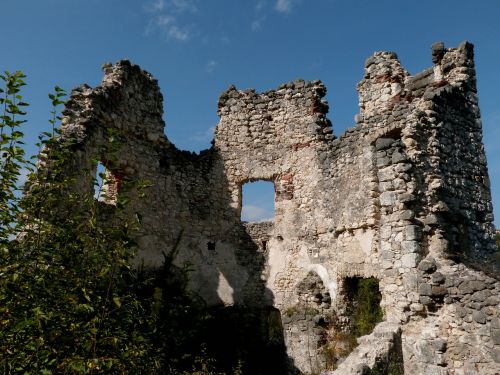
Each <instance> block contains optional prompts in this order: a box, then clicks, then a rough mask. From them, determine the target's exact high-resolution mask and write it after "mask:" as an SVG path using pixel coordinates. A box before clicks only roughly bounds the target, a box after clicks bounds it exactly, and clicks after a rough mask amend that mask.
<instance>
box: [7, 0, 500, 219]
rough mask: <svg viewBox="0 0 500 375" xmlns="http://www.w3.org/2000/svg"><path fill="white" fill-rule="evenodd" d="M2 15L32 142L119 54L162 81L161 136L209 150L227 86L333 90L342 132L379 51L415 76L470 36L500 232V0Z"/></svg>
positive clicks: (21, 10) (13, 11) (28, 9)
mask: <svg viewBox="0 0 500 375" xmlns="http://www.w3.org/2000/svg"><path fill="white" fill-rule="evenodd" d="M0 9H1V14H2V17H1V22H0V32H1V34H0V35H2V37H1V40H2V48H1V50H0V70H11V71H12V70H22V71H24V72H25V73H26V74H27V75H28V83H29V87H28V88H27V89H26V90H25V96H26V100H27V101H28V102H30V103H31V108H30V119H29V120H30V123H29V125H30V128H29V130H28V131H27V133H29V134H28V135H29V141H34V139H35V138H36V135H37V134H38V132H39V131H41V130H43V129H45V128H46V127H48V123H47V119H48V117H49V110H50V107H49V103H48V100H47V99H46V98H47V93H48V92H49V91H51V89H52V88H53V86H54V85H56V84H57V85H59V86H62V87H64V88H65V89H67V90H70V89H71V88H73V87H75V86H77V85H79V84H81V83H84V82H85V83H88V84H89V85H91V86H95V85H98V84H99V82H100V80H101V77H102V73H101V70H100V67H101V65H102V64H103V63H104V62H115V61H117V60H119V59H124V58H126V59H130V60H131V61H132V62H134V63H136V64H139V65H141V67H142V68H143V69H146V70H148V71H150V72H151V73H152V74H153V75H154V76H155V77H156V78H157V79H158V80H159V83H160V86H161V88H162V92H163V95H164V97H165V121H166V134H167V136H168V137H169V138H170V139H171V140H172V141H173V142H174V143H175V144H176V145H177V146H178V147H179V148H181V149H187V150H193V151H199V150H201V149H204V148H208V147H209V146H210V139H211V134H212V131H213V128H214V126H215V125H216V124H217V122H218V117H217V115H216V110H217V98H218V96H219V95H220V93H221V92H222V91H223V90H225V89H226V88H227V87H228V86H229V85H231V84H235V85H236V86H237V87H238V88H240V89H245V88H249V87H253V88H256V89H257V90H259V91H261V90H266V89H271V88H275V87H277V86H278V85H279V84H281V83H283V82H287V81H290V80H293V79H296V78H304V79H306V80H312V79H321V80H322V81H323V82H324V83H325V84H326V86H327V87H328V89H329V92H328V96H327V99H328V101H329V102H330V108H331V109H330V111H331V113H330V114H329V117H330V119H331V120H332V121H333V124H334V132H335V133H336V134H337V135H340V134H341V133H342V132H344V130H345V129H346V128H348V127H351V126H352V125H353V124H354V121H353V117H354V115H355V114H356V113H357V111H358V99H357V93H356V90H355V87H356V83H357V82H358V81H359V80H360V79H361V78H362V75H363V63H364V60H365V59H366V58H367V57H368V56H369V55H371V54H372V53H373V52H374V51H380V50H390V51H395V52H397V54H398V56H399V58H400V60H401V62H402V63H403V65H404V66H405V67H406V69H407V70H409V71H410V73H417V72H419V71H420V70H422V69H424V68H426V67H428V66H430V65H431V54H430V46H431V44H432V43H434V42H436V41H444V42H445V44H446V46H449V47H452V46H457V45H458V44H459V43H460V42H462V41H463V40H469V41H471V42H472V43H474V44H475V48H476V49H475V51H476V66H477V76H478V88H479V100H480V107H481V111H482V116H483V125H484V136H485V142H486V146H487V156H488V162H489V172H490V176H491V179H492V187H493V197H494V205H495V212H496V215H495V216H496V223H497V224H500V220H499V218H500V130H499V129H500V128H499V122H500V93H499V88H500V74H499V73H498V70H499V69H500V64H499V62H500V23H499V22H498V17H499V15H500V1H495V0H475V1H471V0H438V1H437V0H419V1H401V0H380V1H373V0H363V1H361V0H342V1H341V0H314V1H313V0H144V1H139V0H2V2H1V7H0ZM257 195H259V194H257ZM249 198H250V197H249ZM246 203H247V204H249V205H250V204H252V202H246ZM255 204H256V205H257V204H258V203H255ZM262 209H263V210H264V211H265V210H266V209H267V208H265V207H264V208H262ZM271 211H272V210H271ZM268 214H269V212H267V213H262V215H263V216H266V215H268Z"/></svg>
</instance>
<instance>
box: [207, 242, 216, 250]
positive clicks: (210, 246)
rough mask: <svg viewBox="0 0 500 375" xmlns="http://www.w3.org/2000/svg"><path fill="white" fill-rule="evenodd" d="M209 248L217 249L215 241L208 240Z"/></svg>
mask: <svg viewBox="0 0 500 375" xmlns="http://www.w3.org/2000/svg"><path fill="white" fill-rule="evenodd" d="M207 249H208V250H215V242H211V241H209V242H207Z"/></svg>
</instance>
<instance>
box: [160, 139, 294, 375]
mask: <svg viewBox="0 0 500 375" xmlns="http://www.w3.org/2000/svg"><path fill="white" fill-rule="evenodd" d="M172 147H173V146H172ZM169 152H170V153H171V154H170V155H169V157H168V159H169V161H170V163H169V169H168V170H165V169H164V170H162V171H161V172H162V173H165V174H170V175H171V174H175V170H185V165H186V164H189V165H190V166H191V168H194V169H195V170H196V169H198V171H197V172H194V173H189V176H188V178H190V179H192V181H186V180H185V181H184V183H185V185H188V186H194V187H195V188H194V189H193V190H191V191H189V192H188V194H182V190H179V195H178V197H177V198H176V199H178V200H181V201H184V202H182V205H184V206H185V207H188V208H189V216H190V221H191V223H194V224H193V226H192V228H190V229H188V230H186V231H185V232H184V233H185V234H183V235H182V236H183V238H181V241H180V242H182V245H181V246H180V248H179V249H178V251H179V254H178V256H176V254H174V255H173V256H174V257H176V259H177V261H175V263H176V264H189V262H190V261H192V260H193V257H198V258H199V260H197V262H198V263H197V264H196V266H195V267H194V268H193V270H192V271H191V272H188V273H186V279H185V280H184V281H181V282H180V284H179V285H180V286H181V287H178V288H177V289H176V290H177V291H182V290H187V289H189V290H191V291H192V292H191V295H190V296H189V301H190V302H186V303H187V304H190V311H191V312H192V313H193V314H192V316H191V318H187V321H182V323H181V324H179V325H178V326H181V327H185V326H188V327H191V328H190V331H189V332H188V333H187V335H189V337H191V339H190V340H189V342H188V343H187V347H186V349H185V350H186V351H187V352H189V350H192V349H190V348H198V350H200V351H201V349H202V348H203V351H204V356H206V358H211V359H213V360H214V364H215V366H216V368H217V369H218V371H221V372H223V373H226V374H233V373H234V372H235V369H238V370H239V371H241V372H240V373H241V374H248V375H267V374H269V375H271V374H273V375H279V374H282V375H288V374H298V373H299V372H298V370H297V369H296V368H295V366H294V364H293V360H292V359H291V358H289V357H288V356H287V354H286V347H285V344H284V334H283V324H282V321H281V314H280V312H279V311H278V310H277V309H275V308H274V307H273V305H274V296H273V293H272V292H271V291H270V290H269V289H268V288H267V287H266V285H265V279H264V278H263V277H262V275H263V273H264V271H265V266H266V253H267V251H268V249H267V246H265V245H264V243H265V242H262V241H260V242H259V243H256V242H255V241H254V240H253V239H252V237H251V236H250V233H249V228H248V226H247V225H245V223H244V222H242V221H241V220H240V210H239V209H234V208H231V206H230V202H231V190H230V188H229V184H228V181H227V179H226V177H225V175H224V173H223V168H222V165H223V163H222V159H221V157H220V155H219V154H218V153H217V151H216V150H214V149H211V150H209V151H208V152H206V153H204V154H203V155H191V154H187V153H184V152H181V151H178V150H176V149H170V150H169ZM208 176H211V177H210V178H208ZM213 197H217V199H214V198H213ZM203 202H213V203H212V204H210V205H207V204H204V203H203ZM259 224H261V223H259ZM262 224H264V223H262ZM196 228H201V229H200V230H201V231H202V233H193V232H196V230H197V229H196ZM200 238H206V239H207V240H206V241H204V242H200V241H202V240H200ZM196 247H197V248H196ZM179 260H181V261H179ZM172 270H173V268H172ZM175 273H177V274H182V272H179V269H177V271H172V272H168V273H167V274H165V275H163V276H162V277H161V279H162V280H164V282H167V281H168V280H170V279H172V280H175V277H174V278H173V277H172V275H173V274H175ZM242 274H244V275H242ZM222 280H223V285H222V287H223V288H224V291H222V294H224V293H225V294H226V295H222V294H221V281H222ZM188 284H190V287H189V288H187V285H188ZM175 294H176V293H172V298H173V299H174V300H175V298H178V297H176V295H175ZM195 294H198V296H194V295H195ZM227 294H230V298H229V299H230V300H231V301H232V304H230V305H229V306H228V300H227V299H228V297H227ZM164 305H165V306H167V309H168V301H165V303H164ZM161 316H162V317H165V319H168V318H167V317H168V316H170V313H169V312H168V311H165V312H163V313H162V314H161ZM165 324H166V328H168V327H169V323H168V322H165ZM168 330H169V329H167V330H166V332H164V333H163V336H166V335H173V336H175V337H177V338H179V335H181V336H182V335H186V333H185V332H183V329H180V331H179V327H174V328H172V332H168ZM181 351H182V350H181ZM186 365H187V366H188V364H186ZM189 370H190V369H189Z"/></svg>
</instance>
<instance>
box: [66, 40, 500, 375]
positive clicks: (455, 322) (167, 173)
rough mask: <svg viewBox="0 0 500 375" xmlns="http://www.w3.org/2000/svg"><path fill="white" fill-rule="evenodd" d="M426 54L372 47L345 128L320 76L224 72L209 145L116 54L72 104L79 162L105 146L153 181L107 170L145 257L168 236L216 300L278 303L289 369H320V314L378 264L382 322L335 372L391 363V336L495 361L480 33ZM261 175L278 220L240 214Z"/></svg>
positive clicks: (426, 357) (424, 354) (479, 367)
mask: <svg viewBox="0 0 500 375" xmlns="http://www.w3.org/2000/svg"><path fill="white" fill-rule="evenodd" d="M432 56H433V64H434V65H433V67H432V68H430V69H427V70H425V71H424V72H422V73H420V74H417V75H413V76H412V75H410V74H409V73H408V72H406V71H405V70H404V69H403V68H402V67H401V65H400V63H399V61H398V59H397V56H396V54H394V53H389V52H377V53H375V54H374V55H373V56H372V57H370V58H369V59H368V60H367V61H366V63H365V74H364V77H363V80H362V81H361V82H360V83H359V85H358V91H359V98H360V113H359V114H358V115H357V116H356V122H357V124H356V125H355V126H354V127H353V128H352V129H350V130H348V131H346V132H345V134H343V135H342V136H340V137H339V138H336V137H335V136H334V135H333V130H332V126H331V123H330V121H329V120H328V119H327V117H326V113H327V111H328V104H327V103H326V102H325V101H324V99H323V98H324V95H325V93H326V88H325V87H324V85H323V84H322V83H321V82H320V81H312V82H305V81H302V80H298V81H294V82H291V83H289V84H286V85H282V86H281V87H279V88H278V89H277V90H271V91H267V92H263V93H256V92H255V91H253V90H247V91H239V90H237V89H236V88H235V87H230V88H229V89H228V90H227V91H226V92H224V93H223V94H222V95H221V97H220V98H219V102H218V114H219V116H220V122H219V124H218V125H217V128H216V132H215V139H214V143H213V147H212V148H211V149H210V150H206V151H202V152H201V153H200V154H192V153H188V152H183V151H179V150H177V149H176V148H175V146H174V145H172V144H171V143H170V142H169V141H168V139H167V138H166V136H165V135H164V133H163V130H164V123H163V120H162V114H163V109H162V96H161V94H160V91H159V88H158V85H157V82H156V81H155V80H154V79H153V78H152V77H151V75H150V74H149V73H146V72H144V71H142V70H141V69H140V68H138V67H137V66H135V65H132V64H130V63H129V62H126V61H121V62H118V63H117V64H116V65H114V66H106V67H105V68H104V71H105V77H104V79H103V83H102V85H101V86H100V87H97V88H95V89H91V88H90V87H88V86H81V87H80V88H78V89H75V90H74V91H73V93H72V97H71V99H70V100H69V102H68V103H67V105H66V110H65V112H64V115H65V117H64V119H63V128H62V130H63V133H62V137H63V138H64V137H69V136H76V140H77V143H76V144H75V145H74V146H73V148H74V153H73V158H72V160H71V161H70V162H69V165H70V168H69V170H72V171H77V172H78V173H79V175H80V177H79V179H78V182H77V186H76V188H78V189H80V190H81V191H87V192H88V194H93V191H92V186H91V179H92V176H93V174H95V164H96V161H100V162H101V163H102V164H103V165H104V166H105V167H106V168H107V169H108V172H109V173H110V174H111V175H112V176H114V177H115V180H116V181H128V180H131V181H147V182H148V185H150V186H149V187H148V188H146V189H145V190H144V193H145V198H140V197H139V196H138V195H139V194H138V192H137V191H136V190H135V189H132V190H131V191H123V190H120V184H116V185H115V186H114V188H115V190H117V191H118V194H128V195H129V196H130V198H131V203H130V204H129V205H128V206H127V208H126V210H128V212H129V213H130V215H133V214H137V215H139V216H140V217H141V219H142V227H141V229H140V230H139V233H138V235H137V240H138V254H137V257H136V259H135V263H136V265H140V264H143V265H145V266H147V267H157V266H159V265H160V264H161V262H162V259H163V253H169V252H171V251H173V250H175V251H176V252H177V256H176V258H175V264H176V265H178V266H179V267H182V266H185V265H189V266H190V268H191V269H192V272H191V273H190V281H189V287H190V289H191V290H192V291H193V292H195V293H197V294H198V295H199V296H200V297H201V298H202V299H203V300H204V301H205V302H206V303H207V305H209V306H218V305H226V306H230V305H238V306H240V307H245V306H247V307H259V308H269V309H271V308H272V309H278V310H279V311H280V313H281V315H282V319H281V321H282V322H283V325H284V331H283V333H284V339H285V344H286V345H287V354H288V356H289V358H290V369H293V368H296V369H298V370H300V371H302V372H304V373H308V372H318V371H321V370H327V369H326V368H325V366H326V364H327V360H326V358H325V356H324V351H322V347H321V346H322V345H324V337H325V336H324V333H325V322H326V321H328V319H329V317H330V316H333V315H335V314H338V315H339V316H341V315H342V312H343V311H344V310H345V306H343V304H345V301H344V300H343V299H342V298H339V293H342V289H343V288H344V283H345V280H346V279H347V278H352V277H356V278H368V277H375V278H376V279H377V280H379V281H380V291H381V294H382V302H381V306H382V308H383V310H384V316H385V322H383V323H380V325H379V326H378V327H377V328H376V329H375V330H374V332H373V334H371V335H369V336H365V337H364V338H362V339H360V340H359V344H360V346H359V347H358V348H357V349H356V350H355V351H354V352H353V353H352V355H351V356H349V357H348V358H347V359H346V360H345V361H344V363H342V365H341V366H340V367H339V369H338V370H337V372H336V373H338V374H355V373H360V374H361V373H366V371H368V370H369V369H372V370H373V371H375V370H376V369H379V368H384V363H383V362H384V361H387V360H388V358H391V356H392V354H390V353H392V352H393V351H394V348H395V347H397V348H398V351H399V352H401V355H402V357H403V361H404V367H405V373H407V374H420V373H435V374H445V373H452V371H455V373H456V374H459V373H474V372H473V371H476V373H481V374H494V373H495V372H498V371H499V363H500V361H499V353H500V347H499V344H500V343H499V342H498V331H499V326H498V307H499V303H500V301H499V300H498V295H499V291H500V285H499V282H498V270H499V267H498V260H496V263H495V259H494V256H495V253H494V251H495V244H494V241H493V225H492V221H493V215H492V206H491V197H490V192H489V183H488V173H487V167H486V160H485V156H484V149H483V146H482V133H481V122H480V115H479V109H478V104H477V96H476V87H475V73H474V64H473V49H472V45H470V44H469V43H464V44H462V45H460V46H459V47H458V48H456V49H453V48H452V49H446V48H445V47H444V46H443V45H441V44H436V45H435V46H434V47H433V55H432ZM113 140H116V141H117V142H114V141H113ZM112 141H113V142H112ZM110 145H117V146H113V147H111V146H110ZM255 180H267V181H271V182H272V183H273V184H274V187H275V218H274V221H273V222H268V223H243V222H242V221H241V220H240V214H241V208H242V207H241V206H242V185H243V184H244V183H246V182H250V181H255ZM102 204H103V205H106V206H107V209H108V211H110V210H111V211H112V210H113V209H114V208H113V202H103V203H102ZM111 217H112V215H111ZM174 248H175V249H174ZM472 268H475V269H476V270H473V269H472ZM486 272H487V273H488V275H489V276H487V275H486ZM311 280H313V281H314V282H312V281H311ZM308 286H310V288H311V290H310V291H308V290H307V288H308ZM318 295H321V298H319V297H318ZM316 300H318V301H319V303H317V302H318V301H316ZM327 300H328V301H327ZM326 301H327V302H326ZM272 311H276V310H272ZM377 340H378V342H377V345H374V343H375V341H377ZM399 352H398V353H399ZM291 371H292V370H290V372H291ZM363 371H365V372H363Z"/></svg>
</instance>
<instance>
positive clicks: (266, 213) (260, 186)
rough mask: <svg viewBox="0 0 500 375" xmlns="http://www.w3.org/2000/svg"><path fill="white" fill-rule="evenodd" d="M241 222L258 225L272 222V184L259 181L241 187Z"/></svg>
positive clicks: (273, 194)
mask: <svg viewBox="0 0 500 375" xmlns="http://www.w3.org/2000/svg"><path fill="white" fill-rule="evenodd" d="M241 191H242V207H241V220H242V221H247V222H253V223H258V222H262V221H273V220H274V196H275V193H274V183H273V182H271V181H265V180H259V181H255V182H248V183H246V184H244V185H243V186H242V189H241Z"/></svg>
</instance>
